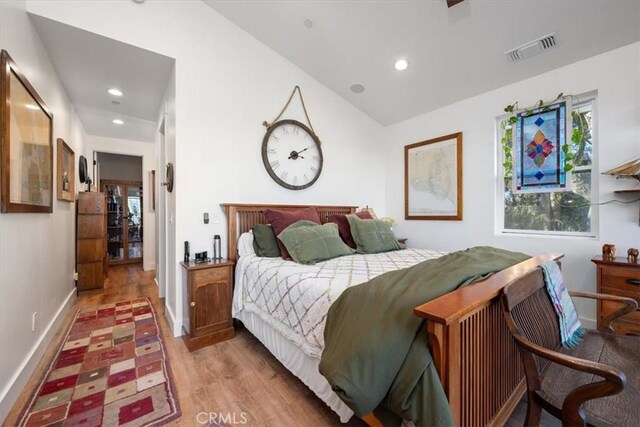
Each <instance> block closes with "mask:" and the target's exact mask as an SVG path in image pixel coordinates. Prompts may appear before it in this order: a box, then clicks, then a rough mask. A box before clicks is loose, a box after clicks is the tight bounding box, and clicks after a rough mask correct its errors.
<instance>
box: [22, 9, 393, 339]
mask: <svg viewBox="0 0 640 427" xmlns="http://www.w3.org/2000/svg"><path fill="white" fill-rule="evenodd" d="M28 8H29V11H30V12H32V13H35V14H38V15H42V16H44V17H47V18H50V19H54V20H57V21H60V22H63V23H65V24H68V25H73V26H76V27H79V28H82V29H85V30H88V31H92V32H95V33H97V34H100V35H103V36H106V37H110V38H113V39H116V40H120V41H123V42H125V43H129V44H132V45H135V46H138V47H142V48H145V49H149V50H152V51H155V52H158V53H161V54H163V55H166V56H169V57H173V58H175V59H176V103H175V112H176V128H175V132H176V137H175V138H176V139H175V171H176V175H175V186H176V188H175V189H174V194H173V196H172V197H175V207H176V211H170V212H169V215H170V216H173V218H174V221H175V228H176V232H175V243H174V244H173V248H174V252H173V253H171V254H170V256H171V257H172V259H169V260H168V264H169V266H174V268H175V267H176V266H177V265H178V262H179V261H180V260H181V257H182V246H183V242H184V241H185V240H188V241H190V242H191V247H192V248H193V251H201V250H210V249H211V247H210V246H211V244H212V243H211V242H212V236H213V235H214V234H221V235H222V236H223V242H226V239H227V237H226V232H225V219H224V217H223V216H222V211H221V209H220V207H219V205H220V203H223V202H273V203H301V204H304V203H315V204H356V205H361V206H364V205H365V204H368V205H369V206H372V207H374V208H375V209H377V210H378V212H380V213H383V212H382V211H383V210H384V199H385V196H384V185H385V181H384V174H385V171H384V160H383V156H382V155H381V153H382V151H383V148H382V145H381V141H382V140H381V133H382V129H383V128H382V127H381V126H380V125H378V124H377V123H376V122H374V121H373V120H372V119H370V118H369V117H368V116H366V115H365V114H363V113H362V112H360V111H358V110H357V109H355V108H354V107H353V106H352V105H350V104H349V103H347V102H346V101H345V100H343V99H342V98H340V97H339V96H337V95H336V94H335V93H333V92H331V91H330V90H328V89H327V88H326V87H324V86H322V85H321V84H320V83H318V82H317V81H316V80H314V79H312V78H311V77H310V76H308V75H307V74H305V73H304V72H302V71H301V70H300V69H298V68H297V67H295V66H294V65H292V64H291V63H290V62H288V61H287V60H286V59H284V58H283V57H281V56H280V55H278V54H277V53H275V52H273V51H272V50H271V49H269V48H267V47H266V46H265V45H263V44H262V43H260V42H258V41H257V40H255V39H254V38H253V37H251V36H249V35H248V34H247V33H245V32H244V31H243V30H241V29H239V28H238V27H236V26H235V25H233V24H231V23H230V22H229V21H227V20H226V19H225V18H223V17H222V16H221V15H219V14H217V13H216V12H214V11H213V10H212V9H211V8H209V7H207V6H206V5H204V4H203V3H202V2H199V1H179V2H178V1H173V2H160V1H146V2H145V3H143V4H142V5H140V4H136V3H134V2H93V1H74V2H68V1H29V2H28ZM114 23H117V25H114ZM295 85H300V86H301V87H302V90H303V93H304V95H305V101H306V105H307V108H308V110H309V114H310V116H311V120H312V121H313V126H314V128H315V129H316V131H317V133H318V135H319V137H320V139H321V140H322V142H323V152H324V160H325V163H324V170H323V172H322V176H321V177H320V179H319V180H318V182H317V183H316V184H315V185H314V186H313V187H311V188H309V189H307V190H303V191H296V192H294V191H290V190H286V189H284V188H281V187H279V186H278V185H277V184H276V183H275V182H273V181H272V180H271V178H269V176H268V175H267V173H266V171H265V169H264V167H263V165H262V160H261V156H260V146H261V143H262V137H263V135H264V132H265V129H264V127H263V126H262V125H261V123H262V122H263V120H268V121H271V120H273V118H274V117H275V116H276V115H277V114H278V112H279V111H280V109H281V108H282V107H283V105H284V103H285V102H286V100H287V98H288V96H289V94H290V92H291V90H292V89H293V87H294V86H295ZM295 105H296V108H295V109H293V110H291V111H289V112H288V114H287V116H288V118H297V119H299V120H300V119H302V120H304V119H303V116H301V112H300V109H299V107H298V105H297V104H295ZM169 209H171V203H169ZM203 212H209V213H210V214H211V215H212V216H213V215H218V216H219V217H220V221H219V223H217V224H216V223H214V222H213V221H211V223H210V224H208V225H205V224H203V221H202V214H203ZM172 276H173V277H168V278H167V279H168V285H169V287H174V289H175V292H176V295H175V306H173V307H170V309H171V310H173V313H174V315H175V317H176V319H182V318H183V309H182V306H181V304H180V303H181V302H182V301H183V298H184V297H183V294H184V292H183V283H182V272H181V271H180V270H179V269H176V270H175V272H173V273H172ZM174 281H175V284H174V283H173V282H174ZM184 314H186V313H184ZM179 329H180V322H179V321H178V322H177V323H176V324H175V325H174V331H176V332H177V331H178V330H179Z"/></svg>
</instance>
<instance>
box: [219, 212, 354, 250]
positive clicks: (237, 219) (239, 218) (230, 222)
mask: <svg viewBox="0 0 640 427" xmlns="http://www.w3.org/2000/svg"><path fill="white" fill-rule="evenodd" d="M221 206H222V208H223V209H224V212H225V214H226V215H227V241H228V244H227V257H228V258H229V259H230V260H232V261H236V260H237V259H238V238H239V237H240V235H241V234H242V233H246V232H247V231H249V230H251V228H252V227H253V226H254V225H256V224H266V223H267V220H266V219H265V217H264V215H263V214H262V211H263V210H265V209H278V210H283V211H294V210H298V209H304V208H308V207H310V206H314V205H253V204H246V203H245V204H236V203H222V204H221ZM315 208H316V210H317V211H318V216H320V221H321V222H322V223H323V224H324V223H325V222H327V221H328V220H329V216H331V215H335V214H343V215H345V214H352V213H355V212H356V209H357V208H358V207H357V206H315Z"/></svg>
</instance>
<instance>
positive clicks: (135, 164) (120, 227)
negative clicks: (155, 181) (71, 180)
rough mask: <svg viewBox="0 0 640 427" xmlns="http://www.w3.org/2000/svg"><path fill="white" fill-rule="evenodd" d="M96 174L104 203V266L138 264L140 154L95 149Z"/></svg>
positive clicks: (141, 190) (141, 242) (140, 250)
mask: <svg viewBox="0 0 640 427" xmlns="http://www.w3.org/2000/svg"><path fill="white" fill-rule="evenodd" d="M96 175H97V178H98V182H99V188H100V191H101V192H102V193H103V194H104V195H105V197H106V204H107V218H106V222H107V232H106V234H105V246H106V250H107V265H116V264H126V263H141V262H142V260H143V255H144V253H143V247H144V221H143V212H144V203H143V200H144V193H145V192H144V188H143V176H142V157H138V156H130V155H123V154H112V153H104V152H97V153H96ZM151 232H153V230H151Z"/></svg>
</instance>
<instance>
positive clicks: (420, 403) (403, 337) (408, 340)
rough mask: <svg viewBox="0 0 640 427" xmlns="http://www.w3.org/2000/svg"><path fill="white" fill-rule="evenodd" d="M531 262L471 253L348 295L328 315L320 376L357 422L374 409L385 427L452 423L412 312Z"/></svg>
mask: <svg viewBox="0 0 640 427" xmlns="http://www.w3.org/2000/svg"><path fill="white" fill-rule="evenodd" d="M528 258H529V256H527V255H524V254H521V253H516V252H510V251H505V250H502V249H496V248H491V247H475V248H471V249H467V250H464V251H459V252H454V253H451V254H448V255H445V256H443V257H441V258H437V259H433V260H428V261H424V262H422V263H420V264H417V265H415V266H413V267H410V268H406V269H403V270H397V271H391V272H388V273H385V274H382V275H380V276H378V277H375V278H374V279H372V280H370V281H369V282H367V283H363V284H362V285H358V286H353V287H351V288H349V289H347V290H346V291H345V292H344V293H342V295H340V297H339V298H338V299H337V300H336V301H335V302H334V303H333V304H332V305H331V308H330V309H329V313H328V315H327V323H326V326H325V330H324V339H325V349H324V351H323V353H322V359H321V361H320V373H321V374H322V375H324V376H325V377H326V378H327V380H328V381H329V384H331V387H332V388H333V390H334V391H335V392H336V393H337V394H338V396H339V397H340V398H341V399H342V400H343V401H344V402H345V403H346V404H347V405H348V406H349V407H350V408H351V409H352V410H353V411H354V412H355V414H356V415H358V416H363V415H366V414H368V413H370V412H372V411H373V410H374V409H376V408H377V410H376V412H375V413H376V415H377V416H379V417H382V420H383V422H384V423H385V425H391V424H393V423H395V422H396V421H399V420H400V418H404V419H409V420H413V421H414V422H415V423H416V425H417V426H446V425H453V418H452V416H451V411H450V410H449V404H448V402H447V398H446V396H445V394H444V390H443V389H442V385H441V384H440V380H439V378H438V373H437V371H436V369H435V366H434V365H433V360H432V358H431V354H430V352H429V349H428V347H427V333H426V330H425V321H424V320H423V319H420V318H418V317H416V316H414V315H413V309H414V307H416V306H418V305H420V304H423V303H425V302H427V301H430V300H432V299H434V298H437V297H439V296H441V295H444V294H446V293H448V292H451V291H453V290H455V289H457V288H458V287H461V286H465V285H468V284H470V283H473V282H474V281H477V280H480V279H482V278H484V277H487V276H488V275H490V274H492V273H495V272H497V271H500V270H503V269H505V268H507V267H510V266H512V265H514V264H517V263H519V262H521V261H524V260H526V259H528ZM390 416H392V417H391V418H390Z"/></svg>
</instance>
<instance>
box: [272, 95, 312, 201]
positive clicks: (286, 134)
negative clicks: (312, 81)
mask: <svg viewBox="0 0 640 427" xmlns="http://www.w3.org/2000/svg"><path fill="white" fill-rule="evenodd" d="M296 92H297V93H298V95H299V97H300V102H301V103H302V110H303V111H304V115H305V117H306V119H307V123H308V126H307V125H305V124H304V123H302V122H299V121H298V120H293V119H283V120H280V118H281V117H282V114H284V112H285V110H286V109H287V107H288V106H289V104H290V103H291V100H292V99H293V97H294V95H295V94H296ZM262 124H263V126H265V127H266V128H267V132H266V133H265V135H264V138H263V139H262V163H263V164H264V167H265V169H266V170H267V173H268V174H269V176H270V177H271V178H272V179H273V180H274V181H275V182H276V183H278V184H279V185H280V186H282V187H284V188H287V189H289V190H303V189H305V188H309V187H311V186H312V185H313V184H315V182H316V181H317V180H318V178H320V173H321V172H322V165H323V163H324V159H323V157H322V143H321V142H320V138H318V136H317V135H316V132H315V130H314V129H313V125H312V124H311V120H310V119H309V114H308V113H307V107H306V106H305V104H304V99H303V98H302V91H301V90H300V87H299V86H296V87H295V88H294V89H293V92H291V96H289V100H288V101H287V103H286V104H285V106H284V108H283V109H282V111H280V114H278V116H277V117H276V118H275V119H274V120H273V121H272V122H271V123H268V122H266V121H264V122H262Z"/></svg>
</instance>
